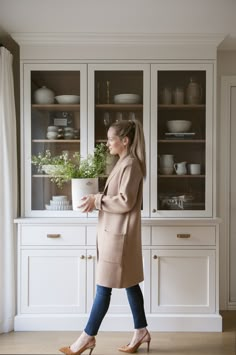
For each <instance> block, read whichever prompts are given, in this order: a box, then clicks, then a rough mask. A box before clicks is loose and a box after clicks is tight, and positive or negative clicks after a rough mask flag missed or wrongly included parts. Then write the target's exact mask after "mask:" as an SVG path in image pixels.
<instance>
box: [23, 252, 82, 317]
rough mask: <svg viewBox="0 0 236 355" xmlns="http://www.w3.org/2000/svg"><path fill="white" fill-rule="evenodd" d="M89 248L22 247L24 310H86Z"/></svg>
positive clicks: (28, 311)
mask: <svg viewBox="0 0 236 355" xmlns="http://www.w3.org/2000/svg"><path fill="white" fill-rule="evenodd" d="M85 255H86V251H85V250H83V249H82V250H55V249H54V250H41V249H40V250H22V252H21V296H20V299H21V304H20V310H21V313H30V314H35V313H39V314H45V313H84V312H85V311H86V309H85V305H86V292H85V290H86V288H87V283H86V265H85V264H86V259H85Z"/></svg>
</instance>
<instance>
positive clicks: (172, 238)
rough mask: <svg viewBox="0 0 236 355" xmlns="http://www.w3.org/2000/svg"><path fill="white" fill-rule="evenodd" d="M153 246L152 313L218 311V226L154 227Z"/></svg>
mask: <svg viewBox="0 0 236 355" xmlns="http://www.w3.org/2000/svg"><path fill="white" fill-rule="evenodd" d="M152 245H153V246H155V249H153V250H152V266H151V268H152V272H151V275H152V280H151V283H152V305H151V310H152V312H154V313H156V312H157V313H179V314H180V313H193V314H194V313H214V312H216V307H217V305H216V295H215V289H216V245H217V230H216V228H215V226H200V225H199V226H176V227H172V226H170V227H166V226H162V227H152Z"/></svg>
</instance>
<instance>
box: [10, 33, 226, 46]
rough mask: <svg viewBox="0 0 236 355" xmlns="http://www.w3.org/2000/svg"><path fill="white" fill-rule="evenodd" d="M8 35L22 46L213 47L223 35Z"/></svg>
mask: <svg viewBox="0 0 236 355" xmlns="http://www.w3.org/2000/svg"><path fill="white" fill-rule="evenodd" d="M11 37H12V38H13V39H14V40H15V41H16V42H17V43H18V44H19V45H23V46H32V45H34V46H37V45H71V46H73V45H108V46H110V45H116V46H117V45H122V46H124V45H128V46H140V45H142V46H150V45H151V46H170V45H174V46H179V45H183V46H203V45H204V46H205V45H206V46H213V47H218V46H219V44H220V43H221V42H222V41H223V40H224V38H225V37H226V34H222V33H217V34H199V33H192V34H191V33H180V34H178V33H177V34H176V33H78V32H72V33H65V32H63V33H59V32H57V33H53V32H45V33H39V32H37V33H36V32H31V33H30V32H27V33H26V32H14V33H11Z"/></svg>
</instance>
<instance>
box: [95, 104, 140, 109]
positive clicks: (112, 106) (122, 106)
mask: <svg viewBox="0 0 236 355" xmlns="http://www.w3.org/2000/svg"><path fill="white" fill-rule="evenodd" d="M96 109H98V110H108V111H118V110H120V111H121V110H123V111H130V110H133V111H141V110H142V109H143V104H98V105H96Z"/></svg>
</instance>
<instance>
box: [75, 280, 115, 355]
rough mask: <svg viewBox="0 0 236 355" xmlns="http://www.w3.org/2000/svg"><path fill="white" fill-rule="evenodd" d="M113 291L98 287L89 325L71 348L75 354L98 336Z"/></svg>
mask: <svg viewBox="0 0 236 355" xmlns="http://www.w3.org/2000/svg"><path fill="white" fill-rule="evenodd" d="M111 291H112V289H111V288H109V287H103V286H100V285H97V291H96V295H95V298H94V301H93V306H92V309H91V312H90V316H89V319H88V322H87V325H86V327H85V329H84V331H83V332H82V334H81V335H80V336H79V338H78V339H77V340H76V341H75V342H74V343H73V344H72V345H71V346H70V349H71V350H72V351H73V352H76V351H78V350H79V349H81V348H82V347H83V346H84V345H85V344H86V343H88V342H90V341H92V340H93V339H94V336H95V335H97V333H98V330H99V327H100V325H101V323H102V320H103V318H104V317H105V315H106V313H107V310H108V308H109V304H110V299H111Z"/></svg>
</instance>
